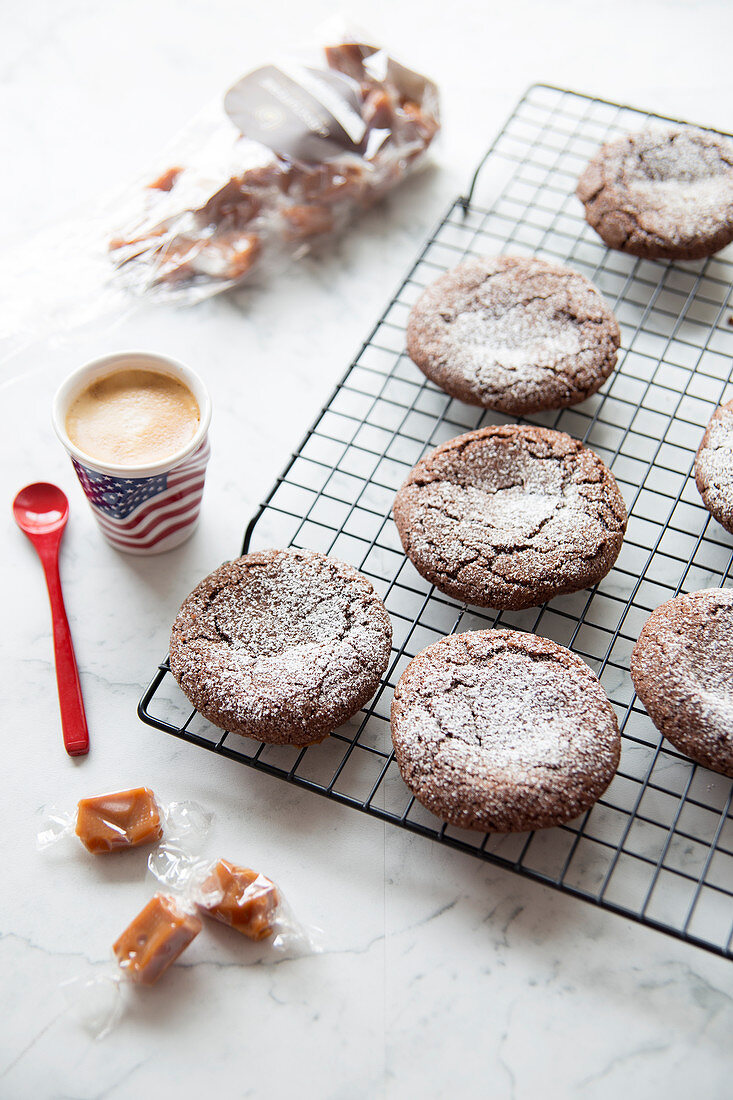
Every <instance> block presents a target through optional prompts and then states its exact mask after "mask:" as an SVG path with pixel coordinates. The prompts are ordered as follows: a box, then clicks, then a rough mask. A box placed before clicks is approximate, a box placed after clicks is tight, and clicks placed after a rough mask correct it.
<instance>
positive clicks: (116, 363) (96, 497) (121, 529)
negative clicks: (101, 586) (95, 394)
mask: <svg viewBox="0 0 733 1100" xmlns="http://www.w3.org/2000/svg"><path fill="white" fill-rule="evenodd" d="M130 368H138V369H149V370H155V371H158V372H160V373H164V374H169V375H172V376H173V377H175V378H177V379H178V380H179V381H180V382H183V384H184V385H185V386H187V388H188V389H189V390H190V391H191V392H192V393H193V395H194V397H195V398H196V402H197V404H198V407H199V413H200V418H199V426H198V429H197V431H196V434H195V435H194V437H193V438H192V439H191V441H190V443H189V444H188V445H187V446H186V447H185V448H184V449H183V450H182V451H179V452H177V453H176V454H173V455H171V456H170V457H168V458H166V459H164V460H161V461H159V462H156V463H153V464H150V465H148V466H144V467H132V466H131V467H124V466H119V465H111V464H108V463H104V462H99V461H97V460H96V459H95V458H93V457H92V456H90V455H88V454H85V453H84V452H83V451H80V450H79V449H78V448H77V447H76V446H75V445H74V444H73V443H72V442H71V440H70V439H69V437H68V435H67V432H66V426H65V423H66V414H67V412H68V409H69V406H70V404H71V402H72V401H73V399H74V398H75V397H76V396H77V395H78V394H79V393H80V392H81V391H82V390H83V389H84V388H85V387H86V386H88V385H89V384H90V383H91V382H93V381H94V380H95V379H97V378H102V377H104V376H106V375H109V374H112V373H114V371H115V370H120V369H130ZM210 420H211V401H210V399H209V395H208V393H207V391H206V388H205V386H204V384H203V382H202V381H201V379H200V378H199V377H198V375H196V374H194V372H193V371H192V370H190V369H189V368H188V367H184V366H183V364H181V363H178V362H177V361H176V360H173V359H168V358H167V357H164V356H160V355H153V354H148V353H145V352H121V353H118V354H115V355H108V356H105V357H104V358H103V359H96V360H95V361H94V362H93V363H89V364H87V366H86V367H82V368H81V369H80V370H78V371H75V372H74V374H72V375H71V376H70V377H69V378H67V379H66V381H65V382H64V383H63V384H62V386H61V387H60V388H59V390H58V391H57V393H56V397H55V398H54V406H53V423H54V428H55V429H56V434H57V435H58V436H59V439H60V440H61V442H62V443H63V444H64V447H65V448H66V450H67V451H68V453H69V456H70V458H71V462H72V465H73V467H74V470H75V471H76V475H77V477H78V478H79V482H80V484H81V487H82V489H83V490H84V492H85V494H86V497H87V500H88V501H89V504H90V505H91V508H92V513H93V514H94V517H95V519H96V521H97V523H98V524H99V527H100V529H101V531H102V534H103V535H104V536H105V538H106V539H107V540H108V541H109V542H110V543H111V544H112V545H113V546H115V547H116V548H117V549H118V550H123V551H125V553H128V554H160V553H162V552H163V551H164V550H172V549H173V548H174V547H175V546H179V545H180V544H181V543H182V542H184V541H185V540H186V539H187V538H188V537H189V536H190V535H191V534H192V533H193V531H194V528H195V526H196V523H197V521H198V517H199V511H200V508H201V498H202V496H203V492H204V478H205V475H206V465H207V462H208V460H209V454H210V449H209V440H208V428H209V422H210Z"/></svg>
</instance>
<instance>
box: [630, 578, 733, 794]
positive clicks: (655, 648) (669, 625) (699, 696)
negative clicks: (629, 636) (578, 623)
mask: <svg viewBox="0 0 733 1100" xmlns="http://www.w3.org/2000/svg"><path fill="white" fill-rule="evenodd" d="M631 678H632V680H633V681H634V687H635V688H636V694H637V695H638V696H639V698H640V699H641V701H642V703H643V704H644V706H645V707H646V709H647V711H648V712H649V717H650V718H651V720H652V722H653V723H654V725H655V726H656V727H657V729H658V730H659V731H660V732H661V733H662V734H663V736H664V737H666V738H667V740H668V741H671V742H672V744H673V745H674V746H675V748H677V749H679V750H680V752H683V753H685V754H686V755H687V756H689V757H690V759H691V760H696V761H697V762H698V764H704V765H705V767H706V768H711V769H712V770H713V771H714V772H722V773H723V775H728V776H730V777H731V778H733V589H730V588H706V589H703V590H702V591H701V592H690V593H688V594H687V595H686V596H676V597H675V599H673V600H669V601H668V602H667V603H664V604H662V606H661V607H658V608H657V609H656V611H653V612H652V614H651V615H650V616H649V618H648V619H647V621H646V622H645V623H644V626H643V629H642V631H641V634H640V635H639V640H638V642H637V643H636V645H635V646H634V652H633V653H632V654H631Z"/></svg>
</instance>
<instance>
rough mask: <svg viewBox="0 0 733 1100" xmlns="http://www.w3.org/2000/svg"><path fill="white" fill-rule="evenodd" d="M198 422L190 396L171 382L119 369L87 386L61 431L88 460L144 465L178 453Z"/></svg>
mask: <svg viewBox="0 0 733 1100" xmlns="http://www.w3.org/2000/svg"><path fill="white" fill-rule="evenodd" d="M200 422H201V411H200V409H199V406H198V402H197V401H196V398H195V397H194V395H193V394H192V393H191V391H190V390H189V389H188V387H187V386H185V385H184V384H183V383H182V382H179V381H178V379H177V378H174V377H173V376H172V375H170V374H164V373H162V372H161V371H156V370H145V369H139V368H125V367H123V368H122V369H121V370H116V371H113V372H111V373H110V374H107V375H104V376H103V377H101V378H97V379H96V380H95V381H94V382H90V383H89V385H88V386H86V387H85V388H84V389H83V390H82V391H81V393H80V394H78V396H77V397H75V398H74V400H73V401H72V402H71V405H70V406H69V411H68V412H67V414H66V424H65V427H66V433H67V435H68V437H69V439H70V440H71V442H72V443H73V444H74V446H75V447H78V448H79V450H80V451H83V452H84V453H85V454H87V455H89V457H90V458H96V459H97V460H98V461H100V462H108V463H110V464H112V465H115V466H145V465H149V464H151V463H154V462H159V461H161V460H162V459H164V458H167V457H168V456H169V455H173V454H175V453H176V452H177V451H180V450H181V449H182V448H183V447H185V446H186V444H187V443H190V442H191V440H192V439H193V437H194V436H195V434H196V432H197V431H198V427H199V424H200Z"/></svg>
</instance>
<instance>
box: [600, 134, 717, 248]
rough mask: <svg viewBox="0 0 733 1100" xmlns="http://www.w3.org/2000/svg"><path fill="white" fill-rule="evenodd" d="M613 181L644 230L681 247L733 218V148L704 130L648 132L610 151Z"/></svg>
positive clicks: (630, 138)
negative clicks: (621, 190)
mask: <svg viewBox="0 0 733 1100" xmlns="http://www.w3.org/2000/svg"><path fill="white" fill-rule="evenodd" d="M607 155H608V164H609V171H610V175H611V176H612V177H613V178H615V179H616V180H617V181H618V183H619V184H620V185H621V186H622V187H623V188H624V189H625V190H626V192H627V194H628V201H630V203H631V204H632V206H633V207H634V208H635V210H636V217H637V221H638V224H639V226H640V227H641V228H642V229H643V230H644V231H646V232H648V233H652V234H657V235H658V236H660V237H664V238H666V239H669V240H670V241H673V242H676V243H679V244H681V243H683V242H685V241H690V240H693V239H694V238H695V237H696V236H699V235H708V234H714V233H715V232H716V231H717V230H718V228H719V226H720V224H721V220H724V219H725V218H726V217H731V216H733V145H730V144H727V143H724V142H723V141H722V140H721V139H719V138H718V137H717V136H715V135H711V134H707V133H705V132H704V131H701V130H694V129H687V130H678V129H671V130H661V131H656V130H648V131H642V132H641V133H638V134H634V135H630V137H628V138H625V139H622V140H621V141H619V142H617V143H616V144H614V145H612V146H610V147H609V151H608V154H607Z"/></svg>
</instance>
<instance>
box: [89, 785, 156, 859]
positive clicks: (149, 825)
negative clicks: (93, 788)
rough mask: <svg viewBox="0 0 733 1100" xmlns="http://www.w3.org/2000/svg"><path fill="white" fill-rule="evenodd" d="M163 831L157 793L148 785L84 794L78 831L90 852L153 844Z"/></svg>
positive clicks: (111, 850)
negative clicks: (129, 789)
mask: <svg viewBox="0 0 733 1100" xmlns="http://www.w3.org/2000/svg"><path fill="white" fill-rule="evenodd" d="M162 833H163V829H162V826H161V823H160V813H159V811H158V807H157V806H156V804H155V795H154V794H153V792H152V791H151V790H150V789H149V788H148V787H135V789H134V790H132V791H117V792H116V793H114V794H100V795H97V797H96V798H82V800H81V802H80V803H79V809H78V812H77V815H76V835H77V836H78V837H79V839H80V840H81V842H82V844H83V845H84V847H85V848H87V849H88V850H89V851H90V852H114V851H115V850H116V849H118V848H136V847H137V846H138V845H139V844H152V843H153V841H155V840H159V839H160V837H161V835H162Z"/></svg>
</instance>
